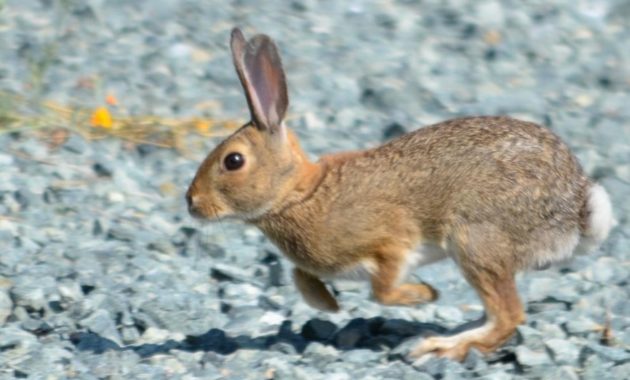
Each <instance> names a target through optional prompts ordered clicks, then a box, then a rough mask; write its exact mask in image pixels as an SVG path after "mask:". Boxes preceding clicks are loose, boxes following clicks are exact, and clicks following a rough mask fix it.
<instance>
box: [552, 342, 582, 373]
mask: <svg viewBox="0 0 630 380" xmlns="http://www.w3.org/2000/svg"><path fill="white" fill-rule="evenodd" d="M545 346H546V347H547V349H548V350H549V352H550V353H551V358H552V359H553V360H554V361H555V362H556V364H560V365H563V364H568V365H573V366H574V365H576V364H577V362H578V359H579V356H580V349H579V348H578V347H577V346H576V345H575V344H573V343H572V342H571V341H569V340H566V339H555V338H554V339H547V340H545Z"/></svg>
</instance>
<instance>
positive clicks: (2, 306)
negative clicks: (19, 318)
mask: <svg viewBox="0 0 630 380" xmlns="http://www.w3.org/2000/svg"><path fill="white" fill-rule="evenodd" d="M12 310H13V301H12V300H11V297H10V296H9V293H8V291H6V290H5V289H2V288H0V326H3V325H4V324H5V322H6V321H7V319H8V318H9V316H10V315H11V312H12Z"/></svg>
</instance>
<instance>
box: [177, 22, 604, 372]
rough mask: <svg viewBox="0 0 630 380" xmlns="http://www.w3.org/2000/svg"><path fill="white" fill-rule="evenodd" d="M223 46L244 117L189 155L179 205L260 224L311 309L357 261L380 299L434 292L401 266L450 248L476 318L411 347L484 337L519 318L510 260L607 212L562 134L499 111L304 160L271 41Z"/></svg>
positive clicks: (500, 336)
mask: <svg viewBox="0 0 630 380" xmlns="http://www.w3.org/2000/svg"><path fill="white" fill-rule="evenodd" d="M231 49H232V54H233V59H234V65H235V66H236V71H237V73H238V77H239V78H240V81H241V84H242V85H243V88H244V90H245V95H246V96H247V103H248V105H249V109H250V112H251V121H250V122H249V123H247V124H245V125H244V126H243V127H241V128H240V129H239V130H238V131H236V132H235V133H234V134H233V135H232V136H230V137H229V138H227V139H226V140H225V141H223V142H222V143H221V144H220V145H218V146H217V147H216V148H215V149H214V151H213V152H212V153H210V154H209V155H208V157H207V158H206V159H205V161H204V162H203V163H202V164H201V166H200V168H199V170H198V172H197V174H196V176H195V178H194V180H193V182H192V184H191V185H190V188H189V190H188V193H187V195H186V198H187V201H188V205H189V210H190V213H191V214H192V215H194V216H196V217H200V218H205V219H211V220H216V219H220V218H225V217H233V218H237V219H241V220H243V221H245V222H247V223H250V224H253V225H255V226H257V227H258V228H260V229H261V230H262V231H263V232H264V233H265V235H266V236H267V237H268V238H269V239H270V240H271V241H273V242H274V243H275V244H276V245H277V246H278V247H279V248H280V249H281V250H282V251H283V252H284V254H285V255H286V256H287V257H288V258H289V259H290V260H291V261H292V262H293V263H294V264H295V269H294V271H293V274H294V279H295V284H296V286H297V288H298V289H299V291H300V292H301V293H302V295H303V297H304V300H305V301H306V302H307V303H308V304H309V305H311V306H313V307H316V308H319V309H322V310H329V311H335V310H337V309H338V305H337V302H336V300H335V298H334V297H333V296H332V295H331V293H330V292H329V291H328V289H327V288H326V286H325V285H324V283H323V282H322V280H321V278H334V277H335V276H338V275H343V274H345V273H347V272H354V271H357V270H360V271H361V272H364V273H365V274H366V275H367V276H369V280H370V283H371V286H372V291H373V294H374V297H375V298H376V300H377V301H378V302H380V303H382V304H386V305H414V304H419V303H423V302H429V301H432V300H434V299H436V298H437V292H436V291H435V290H434V289H433V288H432V287H431V286H429V285H427V284H413V283H406V282H404V280H405V275H406V274H407V273H408V271H409V270H410V269H411V268H413V267H414V266H417V265H423V264H428V263H431V262H433V261H436V260H439V259H442V258H446V257H451V258H452V259H454V260H455V262H456V263H457V265H458V266H459V268H460V269H461V271H462V273H463V275H464V277H465V278H466V280H468V282H469V283H470V285H472V286H473V287H474V288H475V289H476V291H477V293H478V294H479V297H480V298H481V300H482V301H483V304H484V307H485V314H486V316H485V319H484V322H483V324H482V325H481V327H477V328H474V329H470V330H467V331H464V332H462V333H459V334H457V335H453V336H446V337H430V338H427V339H424V340H423V341H422V342H421V343H420V344H419V345H418V347H416V348H415V349H414V351H413V353H412V355H414V356H421V355H423V354H426V353H435V354H437V355H440V356H444V357H449V358H453V359H458V360H461V359H463V358H464V357H465V356H466V354H467V352H468V350H469V348H471V347H474V348H476V349H478V350H480V351H482V352H490V351H492V350H495V349H496V348H497V347H499V346H500V345H501V344H503V343H504V342H505V341H506V340H507V339H508V338H509V337H510V336H511V335H512V334H513V333H514V331H515V328H516V326H517V325H518V324H520V323H522V322H523V321H524V320H525V314H524V312H523V307H522V305H521V302H520V300H519V297H518V294H517V291H516V286H515V283H514V275H515V273H516V272H518V271H519V270H524V269H527V268H532V267H541V266H545V265H547V264H548V263H551V262H554V261H558V260H563V259H567V258H569V257H570V256H571V255H572V252H573V251H574V249H576V248H577V246H578V245H581V246H583V247H590V248H593V247H595V246H596V245H597V244H598V243H600V242H601V241H602V240H604V239H605V238H606V237H607V235H608V232H609V230H610V229H611V227H612V226H613V224H614V219H613V215H612V209H611V204H610V200H609V197H608V195H607V193H606V191H605V190H604V189H603V188H602V187H601V186H599V185H597V184H594V183H593V182H591V181H590V180H589V179H588V178H587V177H586V176H585V175H584V173H583V172H582V169H581V168H580V165H579V164H578V162H577V161H576V159H575V157H574V156H573V155H572V154H571V153H570V152H569V149H568V148H567V146H566V145H565V144H563V143H562V142H561V141H560V140H559V138H558V137H557V136H555V135H554V134H553V133H551V132H550V131H549V130H547V129H545V128H542V127H540V126H538V125H536V124H533V123H529V122H524V121H519V120H515V119H511V118H509V117H469V118H461V119H455V120H450V121H446V122H443V123H439V124H436V125H432V126H428V127H425V128H422V129H419V130H417V131H415V132H412V133H408V134H406V135H404V136H401V137H399V138H397V139H395V140H393V141H390V142H388V143H386V144H385V145H382V146H380V147H378V148H375V149H369V150H364V151H357V152H347V153H339V154H331V155H327V156H324V157H322V158H321V159H320V160H319V161H317V162H310V161H309V160H308V158H307V156H306V155H305V154H304V152H303V151H302V149H301V148H300V145H299V144H298V141H297V139H296V137H295V135H294V134H293V133H291V131H289V130H288V129H287V128H286V126H285V125H284V123H283V119H284V116H285V113H286V110H287V106H288V97H287V86H286V82H285V76H284V72H283V69H282V64H281V61H280V57H279V55H278V52H277V49H276V46H275V45H274V43H273V41H272V40H271V39H270V38H269V37H268V36H266V35H261V34H259V35H257V36H255V37H253V38H252V39H251V40H249V41H246V40H245V38H244V37H243V34H242V33H241V31H240V30H239V29H234V30H233V31H232V39H231Z"/></svg>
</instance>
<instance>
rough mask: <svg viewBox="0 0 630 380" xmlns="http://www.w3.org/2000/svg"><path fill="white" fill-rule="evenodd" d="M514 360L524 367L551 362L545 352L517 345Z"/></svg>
mask: <svg viewBox="0 0 630 380" xmlns="http://www.w3.org/2000/svg"><path fill="white" fill-rule="evenodd" d="M515 353H516V360H517V361H518V362H519V363H520V364H521V365H522V366H525V367H536V366H541V365H546V364H551V361H550V360H549V356H548V355H547V353H545V352H542V351H532V350H530V349H529V348H527V347H525V346H518V347H516V350H515Z"/></svg>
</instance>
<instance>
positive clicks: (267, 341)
mask: <svg viewBox="0 0 630 380" xmlns="http://www.w3.org/2000/svg"><path fill="white" fill-rule="evenodd" d="M470 325H471V324H467V325H465V326H460V327H459V328H457V329H456V330H450V331H449V330H448V329H447V328H445V327H442V326H440V325H436V324H432V323H420V322H411V321H406V320H402V319H385V318H380V317H376V318H370V319H365V318H356V319H353V320H351V321H350V322H349V323H348V324H347V325H346V326H344V327H341V328H338V327H337V325H335V324H334V323H332V322H330V321H325V320H321V319H311V320H309V321H308V322H306V323H305V324H304V325H303V326H302V329H301V332H300V333H295V332H293V329H292V322H291V321H289V320H287V321H284V322H283V323H282V325H281V326H280V328H279V330H278V332H277V333H276V334H272V335H264V336H260V337H250V336H246V335H240V336H236V337H230V336H228V335H226V333H225V332H224V331H223V330H220V329H211V330H209V331H208V332H206V333H204V334H202V335H190V336H187V337H186V338H185V339H184V340H182V341H175V340H168V341H166V342H164V343H161V344H142V345H136V346H120V345H118V344H117V343H115V342H113V341H112V340H109V339H107V338H103V337H101V336H100V335H98V334H95V333H92V332H77V333H73V334H71V336H70V341H71V342H72V343H73V344H74V345H75V347H76V348H77V349H78V350H81V351H92V352H94V353H97V354H100V353H103V352H105V351H110V350H114V351H126V350H131V351H135V352H136V353H137V354H138V355H140V356H142V357H149V356H152V355H156V354H162V353H166V352H168V351H170V350H173V349H177V350H183V351H190V352H195V351H205V352H215V353H218V354H222V355H227V354H231V353H233V352H235V351H236V350H238V349H240V348H244V349H254V350H270V349H271V350H278V351H286V350H291V348H289V347H288V346H292V347H293V349H295V351H297V352H303V351H304V349H306V347H307V346H308V344H309V343H311V342H320V343H323V344H328V345H332V346H334V347H336V348H337V349H340V350H352V349H357V348H364V349H370V350H374V351H380V350H383V349H385V348H386V347H387V348H394V347H396V346H398V345H400V344H401V343H402V342H404V341H405V340H407V339H409V338H415V337H420V336H428V335H435V334H452V333H455V332H457V331H460V330H461V329H462V328H468V327H470Z"/></svg>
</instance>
